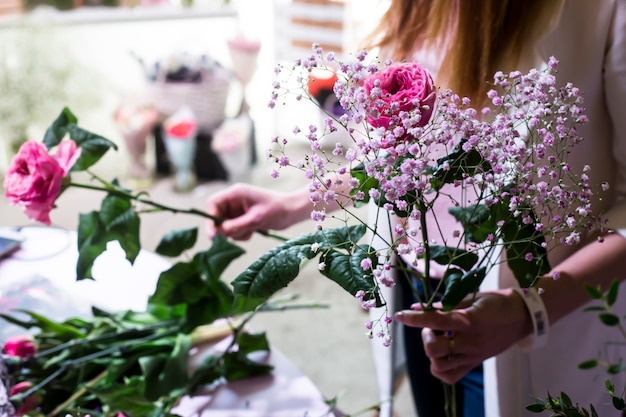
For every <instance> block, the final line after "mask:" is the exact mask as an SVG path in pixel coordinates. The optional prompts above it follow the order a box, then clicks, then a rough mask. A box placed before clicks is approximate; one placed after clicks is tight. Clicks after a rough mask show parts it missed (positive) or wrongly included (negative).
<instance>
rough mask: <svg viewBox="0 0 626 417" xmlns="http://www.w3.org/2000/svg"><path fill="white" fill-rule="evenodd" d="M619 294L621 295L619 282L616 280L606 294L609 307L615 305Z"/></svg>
mask: <svg viewBox="0 0 626 417" xmlns="http://www.w3.org/2000/svg"><path fill="white" fill-rule="evenodd" d="M618 293H619V280H615V281H613V282H612V283H611V286H610V287H609V290H608V291H607V293H606V303H607V304H608V305H609V306H612V305H613V304H615V301H617V295H618Z"/></svg>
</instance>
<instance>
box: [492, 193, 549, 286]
mask: <svg viewBox="0 0 626 417" xmlns="http://www.w3.org/2000/svg"><path fill="white" fill-rule="evenodd" d="M494 206H498V207H499V208H496V207H494V210H497V211H499V210H501V211H506V212H507V213H508V216H505V215H503V214H501V215H499V216H497V217H498V218H502V217H504V218H505V219H506V220H505V222H504V225H503V226H502V240H503V241H504V247H505V249H506V257H507V264H508V265H509V268H510V269H511V271H513V275H514V276H515V279H516V280H517V282H518V283H519V285H520V287H522V288H529V287H532V286H533V285H534V284H535V282H536V280H537V279H538V278H539V277H541V276H542V275H545V274H547V273H549V272H550V269H551V268H550V263H549V262H548V252H547V250H546V248H545V247H544V246H543V244H544V243H545V237H544V236H543V234H541V233H540V232H538V231H537V230H536V228H535V224H534V223H535V222H536V218H535V216H534V215H533V214H532V213H531V214H530V215H531V216H532V217H533V219H534V220H535V221H534V222H533V223H532V224H526V223H524V222H523V219H522V216H517V217H515V216H513V215H512V213H510V212H508V203H505V202H501V203H500V204H498V205H494ZM527 254H530V255H532V260H530V261H528V260H526V259H525V257H526V255H527Z"/></svg>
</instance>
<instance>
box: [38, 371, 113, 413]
mask: <svg viewBox="0 0 626 417" xmlns="http://www.w3.org/2000/svg"><path fill="white" fill-rule="evenodd" d="M106 375H107V371H102V372H101V373H100V374H99V375H97V376H96V377H95V378H93V379H92V380H91V381H89V382H87V383H86V384H85V385H84V386H82V387H80V388H79V389H78V390H77V391H76V392H75V393H74V394H72V395H71V396H70V397H69V398H68V399H67V400H65V401H63V402H62V403H61V404H59V405H58V406H57V407H56V408H55V409H54V410H52V411H51V412H50V413H49V414H48V415H47V416H46V417H54V416H56V415H57V414H59V413H61V412H63V411H65V409H66V407H67V406H68V405H70V404H71V403H73V402H74V401H75V400H76V399H78V398H80V397H81V396H82V395H83V394H84V393H85V392H87V388H91V387H93V386H94V385H96V384H97V383H98V381H100V380H101V379H103V378H104V377H105V376H106Z"/></svg>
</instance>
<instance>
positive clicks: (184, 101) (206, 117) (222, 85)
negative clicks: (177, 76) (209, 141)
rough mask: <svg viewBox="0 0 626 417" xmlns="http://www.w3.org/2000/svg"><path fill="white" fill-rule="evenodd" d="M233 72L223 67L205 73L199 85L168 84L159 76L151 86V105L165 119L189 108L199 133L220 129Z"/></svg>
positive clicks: (161, 74)
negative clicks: (196, 122)
mask: <svg viewBox="0 0 626 417" xmlns="http://www.w3.org/2000/svg"><path fill="white" fill-rule="evenodd" d="M230 83H231V73H230V72H229V71H228V70H226V69H225V68H223V67H214V68H210V69H203V70H202V78H201V81H200V82H197V83H196V82H193V83H192V82H167V81H165V73H164V72H163V73H160V74H159V75H158V77H157V80H156V81H155V82H154V83H153V84H152V94H151V96H152V102H153V104H154V106H155V108H156V110H157V111H158V112H159V113H160V115H161V117H162V118H167V117H169V116H171V115H173V114H174V113H175V112H176V111H177V110H178V109H180V108H181V107H183V106H188V107H190V108H191V110H192V111H193V113H194V116H195V117H196V120H197V121H198V129H199V130H200V131H204V132H209V131H212V130H214V129H215V128H217V127H218V126H219V125H220V124H221V123H222V122H223V121H224V119H225V118H226V102H227V100H228V94H229V91H230Z"/></svg>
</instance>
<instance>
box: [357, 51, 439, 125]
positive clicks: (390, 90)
mask: <svg viewBox="0 0 626 417" xmlns="http://www.w3.org/2000/svg"><path fill="white" fill-rule="evenodd" d="M365 88H366V90H367V93H368V95H369V96H370V97H371V96H372V90H374V89H377V88H378V89H380V90H379V91H378V94H376V99H375V100H374V102H373V103H372V105H371V107H370V109H369V110H368V114H367V121H368V122H369V124H370V125H372V126H373V127H376V128H377V127H383V128H385V129H390V128H393V127H395V126H398V125H400V123H399V122H400V119H399V118H398V115H399V114H400V112H402V111H404V112H408V111H412V110H419V111H420V113H421V119H420V121H419V123H418V124H417V125H418V126H425V125H426V123H428V121H429V120H430V117H431V116H432V113H433V108H434V106H435V100H436V99H437V93H436V87H435V83H434V82H433V79H432V77H431V76H430V74H429V73H428V71H426V70H425V69H424V68H422V66H420V65H419V64H417V63H398V64H393V65H391V66H389V67H387V68H385V69H384V70H382V71H380V72H377V73H376V74H373V75H371V76H370V77H368V78H367V79H366V80H365ZM375 92H376V91H375Z"/></svg>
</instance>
